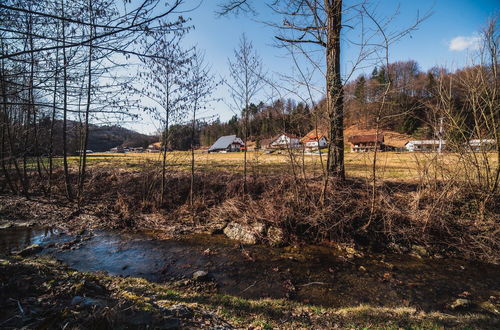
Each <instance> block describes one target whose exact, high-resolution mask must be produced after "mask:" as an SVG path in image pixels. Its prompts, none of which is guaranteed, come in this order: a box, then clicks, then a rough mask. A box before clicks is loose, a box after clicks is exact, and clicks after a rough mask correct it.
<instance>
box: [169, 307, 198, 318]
mask: <svg viewBox="0 0 500 330" xmlns="http://www.w3.org/2000/svg"><path fill="white" fill-rule="evenodd" d="M169 311H170V313H172V315H174V316H175V317H180V318H191V317H193V311H192V310H191V308H189V307H187V306H186V305H173V306H171V307H170V308H169Z"/></svg>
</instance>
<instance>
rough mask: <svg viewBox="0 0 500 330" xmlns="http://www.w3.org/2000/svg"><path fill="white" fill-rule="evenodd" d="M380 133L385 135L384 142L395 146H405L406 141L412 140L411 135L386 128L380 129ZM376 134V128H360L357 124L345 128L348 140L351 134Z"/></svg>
mask: <svg viewBox="0 0 500 330" xmlns="http://www.w3.org/2000/svg"><path fill="white" fill-rule="evenodd" d="M378 132H379V135H383V136H384V144H385V145H386V146H390V147H394V148H404V146H405V145H406V143H408V141H410V140H411V136H409V135H406V134H402V133H398V132H394V131H390V130H386V129H381V130H379V131H378ZM370 134H371V135H375V134H377V130H376V129H374V128H369V129H360V128H358V126H357V125H352V126H349V127H348V128H346V129H345V130H344V135H345V136H346V137H347V140H349V137H350V136H355V135H370Z"/></svg>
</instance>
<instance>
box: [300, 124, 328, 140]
mask: <svg viewBox="0 0 500 330" xmlns="http://www.w3.org/2000/svg"><path fill="white" fill-rule="evenodd" d="M322 137H324V138H325V139H327V140H328V130H327V129H326V128H324V127H322V128H320V127H318V128H314V129H312V130H311V131H309V133H307V134H306V135H304V137H303V138H302V139H301V141H302V142H307V141H317V140H319V139H321V138H322Z"/></svg>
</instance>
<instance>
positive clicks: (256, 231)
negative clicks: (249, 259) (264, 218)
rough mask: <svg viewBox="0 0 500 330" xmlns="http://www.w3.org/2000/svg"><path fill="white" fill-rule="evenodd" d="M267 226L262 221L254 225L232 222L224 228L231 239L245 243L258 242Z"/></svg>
mask: <svg viewBox="0 0 500 330" xmlns="http://www.w3.org/2000/svg"><path fill="white" fill-rule="evenodd" d="M264 229H265V226H264V224H262V223H254V224H252V225H248V224H241V223H238V222H230V223H229V224H228V225H227V226H226V228H224V234H225V235H226V236H227V237H229V238H230V239H233V240H236V241H240V242H242V243H245V244H256V243H257V242H258V240H259V236H262V234H263V233H264Z"/></svg>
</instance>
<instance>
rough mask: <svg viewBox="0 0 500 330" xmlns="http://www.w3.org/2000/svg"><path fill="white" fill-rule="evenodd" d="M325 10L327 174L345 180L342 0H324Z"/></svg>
mask: <svg viewBox="0 0 500 330" xmlns="http://www.w3.org/2000/svg"><path fill="white" fill-rule="evenodd" d="M325 9H326V10H327V17H328V22H327V25H328V26H327V31H328V35H327V46H326V62H327V77H326V89H327V106H328V114H329V116H330V132H329V135H330V146H329V148H328V161H327V169H328V172H329V174H330V175H333V176H335V177H337V178H339V179H341V180H344V179H345V169H344V105H343V103H344V94H343V93H344V92H343V88H342V78H341V75H340V31H341V29H342V0H325Z"/></svg>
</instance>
